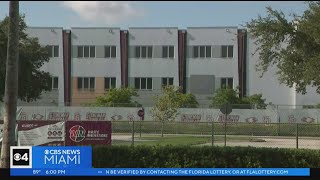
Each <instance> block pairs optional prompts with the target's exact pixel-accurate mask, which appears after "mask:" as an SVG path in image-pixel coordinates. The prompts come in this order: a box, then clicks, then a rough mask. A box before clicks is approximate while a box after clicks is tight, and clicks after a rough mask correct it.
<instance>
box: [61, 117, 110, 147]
mask: <svg viewBox="0 0 320 180" xmlns="http://www.w3.org/2000/svg"><path fill="white" fill-rule="evenodd" d="M65 127H66V146H79V145H80V146H81V145H108V144H111V132H112V130H111V122H110V121H66V124H65Z"/></svg>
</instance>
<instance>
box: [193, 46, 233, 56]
mask: <svg viewBox="0 0 320 180" xmlns="http://www.w3.org/2000/svg"><path fill="white" fill-rule="evenodd" d="M192 51H193V58H212V57H213V55H212V46H192ZM220 57H222V58H232V57H233V46H221V54H220Z"/></svg>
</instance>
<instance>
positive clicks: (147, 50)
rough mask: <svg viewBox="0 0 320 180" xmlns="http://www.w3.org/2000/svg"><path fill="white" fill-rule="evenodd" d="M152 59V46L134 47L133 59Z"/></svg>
mask: <svg viewBox="0 0 320 180" xmlns="http://www.w3.org/2000/svg"><path fill="white" fill-rule="evenodd" d="M147 57H148V58H152V46H136V47H135V58H147Z"/></svg>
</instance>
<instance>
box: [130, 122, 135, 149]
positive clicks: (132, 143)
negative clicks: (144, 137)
mask: <svg viewBox="0 0 320 180" xmlns="http://www.w3.org/2000/svg"><path fill="white" fill-rule="evenodd" d="M131 145H132V146H134V120H133V121H132V142H131Z"/></svg>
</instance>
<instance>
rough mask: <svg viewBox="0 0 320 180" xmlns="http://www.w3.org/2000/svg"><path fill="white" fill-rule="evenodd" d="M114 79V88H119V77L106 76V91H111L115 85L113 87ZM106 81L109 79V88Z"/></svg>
mask: <svg viewBox="0 0 320 180" xmlns="http://www.w3.org/2000/svg"><path fill="white" fill-rule="evenodd" d="M113 79H114V80H115V86H114V88H117V78H116V77H104V90H105V91H109V90H110V89H113V87H112V80H113ZM106 81H109V84H108V86H109V88H107V87H106V85H107V82H106Z"/></svg>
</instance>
